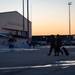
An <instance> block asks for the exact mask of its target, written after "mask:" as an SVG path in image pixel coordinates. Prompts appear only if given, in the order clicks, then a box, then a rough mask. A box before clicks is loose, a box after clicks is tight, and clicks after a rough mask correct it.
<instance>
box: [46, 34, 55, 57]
mask: <svg viewBox="0 0 75 75" xmlns="http://www.w3.org/2000/svg"><path fill="white" fill-rule="evenodd" d="M50 43H51V44H50V50H49V53H48V54H47V55H48V56H50V54H51V53H52V50H54V52H55V55H56V50H55V36H54V35H51V41H50Z"/></svg>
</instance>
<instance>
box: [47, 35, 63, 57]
mask: <svg viewBox="0 0 75 75" xmlns="http://www.w3.org/2000/svg"><path fill="white" fill-rule="evenodd" d="M50 43H51V44H50V50H49V53H48V54H47V55H49V56H50V54H51V53H52V50H54V53H55V55H54V56H59V52H60V53H61V54H62V55H63V52H62V50H61V49H60V48H61V46H62V40H61V38H60V35H59V34H57V36H56V37H55V36H54V35H51V41H50Z"/></svg>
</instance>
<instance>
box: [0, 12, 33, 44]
mask: <svg viewBox="0 0 75 75" xmlns="http://www.w3.org/2000/svg"><path fill="white" fill-rule="evenodd" d="M31 24H32V23H31V21H29V39H30V40H31V38H32V25H31ZM23 27H24V28H23ZM10 33H11V34H12V35H13V36H14V38H16V39H19V40H20V43H21V40H22V41H23V42H24V43H26V41H27V40H28V38H27V34H28V30H27V19H26V18H24V26H23V16H22V15H21V14H20V13H18V12H17V11H12V12H3V13H0V34H1V37H0V39H1V38H2V37H5V36H7V35H10ZM5 38H6V37H5ZM8 38H9V36H8ZM8 38H7V39H8ZM17 42H18V41H17Z"/></svg>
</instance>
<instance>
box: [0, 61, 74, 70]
mask: <svg viewBox="0 0 75 75" xmlns="http://www.w3.org/2000/svg"><path fill="white" fill-rule="evenodd" d="M71 65H75V60H70V61H55V63H53V64H46V65H37V66H18V67H2V68H0V70H8V69H9V70H12V69H31V68H45V67H58V66H60V67H62V68H68V67H69V66H71Z"/></svg>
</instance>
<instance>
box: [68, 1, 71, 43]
mask: <svg viewBox="0 0 75 75" xmlns="http://www.w3.org/2000/svg"><path fill="white" fill-rule="evenodd" d="M68 5H69V42H70V44H71V21H70V5H72V2H69V3H68Z"/></svg>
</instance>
